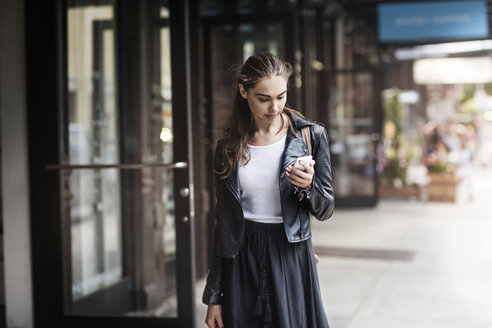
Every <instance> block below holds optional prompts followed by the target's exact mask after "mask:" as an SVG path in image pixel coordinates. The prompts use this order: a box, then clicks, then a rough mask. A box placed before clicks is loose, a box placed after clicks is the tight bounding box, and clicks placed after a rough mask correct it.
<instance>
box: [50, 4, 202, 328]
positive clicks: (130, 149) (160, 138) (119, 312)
mask: <svg viewBox="0 0 492 328" xmlns="http://www.w3.org/2000/svg"><path fill="white" fill-rule="evenodd" d="M121 3H123V4H122V5H121V7H117V5H119V4H120V2H118V3H117V1H115V0H107V1H95V0H94V1H77V0H70V1H68V5H67V7H66V24H67V36H66V37H67V78H68V83H67V90H66V92H67V94H68V102H67V103H68V106H67V109H66V111H65V113H64V116H65V124H64V127H63V140H64V143H65V146H64V156H63V158H64V163H63V164H62V165H58V166H56V167H55V168H56V169H60V170H61V172H62V175H63V191H62V209H63V210H62V211H63V219H62V220H63V232H64V233H63V237H62V238H63V240H62V243H63V257H64V258H63V262H64V265H63V268H64V270H63V271H64V272H63V277H64V281H63V296H64V316H65V320H66V323H67V324H69V325H70V326H78V325H82V323H84V324H86V323H87V321H86V320H89V322H91V323H92V324H94V325H95V326H102V325H106V324H108V323H110V322H113V323H118V326H119V327H121V325H122V323H123V326H126V325H128V326H134V327H154V326H155V327H157V326H160V327H162V326H164V325H165V326H166V327H192V326H193V325H192V324H191V323H192V322H193V321H194V310H193V309H194V304H193V300H194V297H193V292H194V291H193V288H192V287H191V288H190V286H192V285H193V284H192V283H191V282H192V281H193V279H192V278H193V261H192V259H193V256H192V255H193V254H192V249H193V247H192V246H193V245H191V244H192V240H193V236H192V231H193V226H192V225H193V211H192V208H193V206H192V194H191V192H190V190H193V188H192V180H191V178H190V174H189V170H190V167H191V161H190V158H191V157H190V156H189V153H191V149H189V148H190V147H189V143H188V140H189V137H190V135H189V130H190V129H189V124H190V123H189V120H188V115H189V114H188V111H189V101H188V100H187V98H186V94H187V90H186V88H187V86H186V79H183V77H182V76H179V77H176V76H173V71H174V69H176V71H180V72H183V71H186V69H187V67H189V65H188V63H186V61H185V59H184V58H186V56H184V55H183V54H184V53H185V52H186V51H188V50H187V43H186V42H187V41H186V38H184V39H182V38H177V37H176V36H177V35H181V34H183V33H184V31H185V27H184V25H183V24H184V23H183V22H184V21H185V20H184V19H180V18H181V17H183V16H184V15H185V14H186V13H185V5H184V4H183V3H176V2H174V3H173V6H171V5H170V3H169V2H168V1H157V0H150V1H144V2H138V3H137V2H134V3H132V4H130V2H121ZM124 3H126V5H125V4H124ZM132 6H133V7H132ZM132 8H133V9H137V10H138V12H139V13H143V14H141V15H142V16H140V17H138V15H135V16H132V14H134V13H132V12H130V11H131V9H132ZM117 9H118V10H117ZM117 12H118V13H119V15H121V16H122V17H116V13H117ZM143 16H145V17H143ZM171 16H172V18H173V19H172V20H171ZM125 17H134V20H131V19H129V20H128V21H129V24H133V25H124V24H117V19H116V18H118V19H119V18H121V19H122V20H124V19H126V18H125ZM135 17H136V18H135ZM175 17H176V19H174V18H175ZM171 21H172V22H175V24H174V25H171ZM118 27H121V30H118ZM125 29H126V30H125ZM133 30H136V31H139V33H141V34H140V36H133V37H135V39H136V41H131V40H130V41H128V42H129V44H128V45H127V44H124V43H125V42H126V40H128V39H125V37H124V35H126V34H125V33H127V34H128V33H133ZM142 35H144V36H142ZM132 42H134V43H132ZM132 47H136V48H137V49H132ZM122 49H123V50H124V51H123V52H122ZM126 51H128V53H127V52H126ZM132 54H135V55H136V56H135V57H132ZM135 58H138V61H135V60H134V59H135ZM126 64H128V65H126ZM183 68H184V69H183ZM177 108H179V109H180V110H177ZM190 263H192V265H190Z"/></svg>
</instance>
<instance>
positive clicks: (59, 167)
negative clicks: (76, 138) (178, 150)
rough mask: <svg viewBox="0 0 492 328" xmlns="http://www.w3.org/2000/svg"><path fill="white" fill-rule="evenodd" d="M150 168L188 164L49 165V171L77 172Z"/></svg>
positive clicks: (186, 165) (46, 167) (185, 164)
mask: <svg viewBox="0 0 492 328" xmlns="http://www.w3.org/2000/svg"><path fill="white" fill-rule="evenodd" d="M148 167H160V168H165V169H185V168H187V167H188V163H187V162H176V163H170V164H165V163H129V164H126V163H125V164H47V165H45V169H47V170H77V169H120V170H139V169H144V168H148Z"/></svg>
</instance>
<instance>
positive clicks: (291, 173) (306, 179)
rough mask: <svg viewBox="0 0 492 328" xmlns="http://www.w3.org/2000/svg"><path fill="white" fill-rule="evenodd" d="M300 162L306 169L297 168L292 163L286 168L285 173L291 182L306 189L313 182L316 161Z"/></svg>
mask: <svg viewBox="0 0 492 328" xmlns="http://www.w3.org/2000/svg"><path fill="white" fill-rule="evenodd" d="M299 163H300V164H301V165H302V166H303V167H304V169H305V171H303V170H299V169H298V168H295V167H294V165H290V166H287V168H286V169H285V174H286V176H287V180H289V181H290V183H292V184H295V185H296V186H298V187H301V188H303V189H304V188H307V187H309V186H311V183H313V176H314V164H315V162H314V161H310V162H309V163H305V162H303V161H300V162H299Z"/></svg>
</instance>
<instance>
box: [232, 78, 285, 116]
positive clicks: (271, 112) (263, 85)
mask: <svg viewBox="0 0 492 328" xmlns="http://www.w3.org/2000/svg"><path fill="white" fill-rule="evenodd" d="M239 92H240V93H241V96H242V97H243V98H246V100H247V101H248V105H249V108H250V110H251V114H253V117H254V118H255V121H256V122H257V124H258V123H259V124H261V123H271V122H273V121H274V120H275V119H279V118H280V113H281V112H282V111H283V110H284V107H285V102H286V100H287V80H286V79H285V78H284V77H283V76H272V77H269V78H266V79H264V80H261V81H260V82H258V83H257V84H256V86H255V87H254V88H251V89H249V90H248V91H246V90H244V87H243V86H242V85H241V84H239Z"/></svg>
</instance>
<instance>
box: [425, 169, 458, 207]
mask: <svg viewBox="0 0 492 328" xmlns="http://www.w3.org/2000/svg"><path fill="white" fill-rule="evenodd" d="M429 177H430V184H429V190H428V193H429V201H431V202H446V203H454V202H456V192H457V190H458V179H457V177H456V174H455V173H429Z"/></svg>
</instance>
